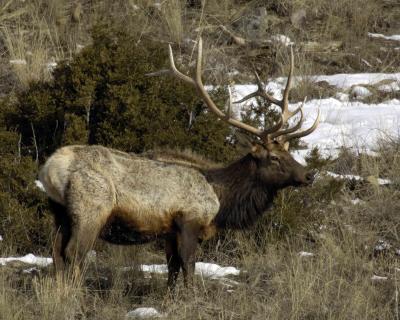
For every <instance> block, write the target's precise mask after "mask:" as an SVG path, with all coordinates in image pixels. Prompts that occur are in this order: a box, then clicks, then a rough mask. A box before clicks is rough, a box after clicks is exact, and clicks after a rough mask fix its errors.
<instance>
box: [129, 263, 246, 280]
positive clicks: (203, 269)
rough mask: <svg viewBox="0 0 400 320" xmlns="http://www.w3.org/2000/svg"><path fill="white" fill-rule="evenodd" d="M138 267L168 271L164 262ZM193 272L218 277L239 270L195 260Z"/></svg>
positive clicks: (238, 271)
mask: <svg viewBox="0 0 400 320" xmlns="http://www.w3.org/2000/svg"><path fill="white" fill-rule="evenodd" d="M128 268H129V267H128ZM128 268H124V269H123V270H128ZM139 268H140V270H141V271H143V272H149V273H158V274H163V273H168V267H167V265H166V264H150V265H146V264H142V265H140V267H139ZM195 274H197V275H200V276H202V277H204V278H211V279H220V278H224V277H226V276H229V275H234V276H237V275H239V274H240V270H239V269H236V268H235V267H221V266H219V265H217V264H214V263H207V262H196V267H195Z"/></svg>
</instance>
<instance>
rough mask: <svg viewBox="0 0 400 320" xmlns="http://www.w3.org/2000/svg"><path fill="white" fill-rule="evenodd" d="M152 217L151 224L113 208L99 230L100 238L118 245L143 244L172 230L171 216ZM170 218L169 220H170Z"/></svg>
mask: <svg viewBox="0 0 400 320" xmlns="http://www.w3.org/2000/svg"><path fill="white" fill-rule="evenodd" d="M157 220H158V219H153V221H152V224H150V225H149V224H144V223H143V221H141V219H140V218H139V217H138V216H137V215H136V218H135V215H134V214H132V213H131V212H126V211H124V210H121V209H117V210H113V212H112V214H111V215H110V217H109V218H108V220H107V222H106V224H105V225H104V227H103V228H102V230H101V232H100V238H101V239H103V240H105V241H107V242H109V243H112V244H119V245H131V244H144V243H147V242H151V241H154V240H156V239H157V238H162V237H164V236H166V235H168V234H170V233H171V232H172V225H173V222H172V220H173V219H172V218H171V219H167V217H165V219H161V220H162V221H157ZM170 220H171V221H170Z"/></svg>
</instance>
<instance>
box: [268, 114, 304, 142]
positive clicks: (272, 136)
mask: <svg viewBox="0 0 400 320" xmlns="http://www.w3.org/2000/svg"><path fill="white" fill-rule="evenodd" d="M303 122H304V113H303V109H300V119H299V121H298V122H297V123H296V125H294V126H293V127H291V128H288V129H285V130H280V131H276V132H273V133H271V134H270V139H275V138H277V137H279V136H284V135H287V134H289V133H292V132H295V131H297V130H299V129H300V128H301V126H302V125H303Z"/></svg>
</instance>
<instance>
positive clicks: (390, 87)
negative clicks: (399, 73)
mask: <svg viewBox="0 0 400 320" xmlns="http://www.w3.org/2000/svg"><path fill="white" fill-rule="evenodd" d="M378 90H379V91H382V92H389V93H390V92H396V91H399V90H400V85H399V83H398V82H394V81H393V82H391V83H390V84H383V85H381V86H379V87H378Z"/></svg>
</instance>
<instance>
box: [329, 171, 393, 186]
mask: <svg viewBox="0 0 400 320" xmlns="http://www.w3.org/2000/svg"><path fill="white" fill-rule="evenodd" d="M326 174H327V175H328V176H330V177H332V178H335V179H340V180H356V181H365V180H367V181H371V180H372V178H371V177H369V178H367V179H364V178H362V177H360V176H357V175H353V174H337V173H334V172H331V171H326ZM374 180H376V183H377V184H379V185H388V184H391V183H392V182H391V181H390V180H389V179H381V178H375V179H374Z"/></svg>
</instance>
